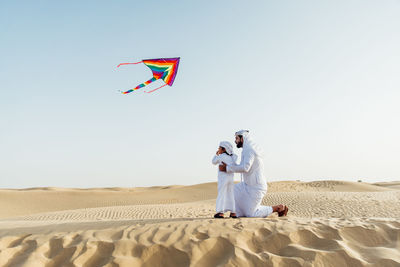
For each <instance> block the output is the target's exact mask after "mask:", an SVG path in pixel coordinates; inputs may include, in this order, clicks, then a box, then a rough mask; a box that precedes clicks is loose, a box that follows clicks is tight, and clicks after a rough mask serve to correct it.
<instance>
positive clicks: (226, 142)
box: [219, 141, 233, 155]
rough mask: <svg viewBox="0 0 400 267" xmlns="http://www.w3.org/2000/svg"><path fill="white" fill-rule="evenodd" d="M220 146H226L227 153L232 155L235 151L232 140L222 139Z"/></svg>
mask: <svg viewBox="0 0 400 267" xmlns="http://www.w3.org/2000/svg"><path fill="white" fill-rule="evenodd" d="M219 146H220V147H223V148H225V151H226V153H228V154H229V155H232V153H233V146H232V144H231V142H228V141H221V142H220V143H219Z"/></svg>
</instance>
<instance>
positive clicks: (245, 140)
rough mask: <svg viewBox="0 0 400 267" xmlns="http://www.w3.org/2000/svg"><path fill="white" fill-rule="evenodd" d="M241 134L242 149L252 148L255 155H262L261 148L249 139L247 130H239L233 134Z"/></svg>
mask: <svg viewBox="0 0 400 267" xmlns="http://www.w3.org/2000/svg"><path fill="white" fill-rule="evenodd" d="M237 135H241V136H243V150H244V149H252V150H253V151H254V152H255V153H256V155H257V156H262V150H261V148H260V147H259V146H258V145H256V143H254V141H253V140H252V139H251V137H250V134H249V130H240V131H237V132H236V133H235V136H237Z"/></svg>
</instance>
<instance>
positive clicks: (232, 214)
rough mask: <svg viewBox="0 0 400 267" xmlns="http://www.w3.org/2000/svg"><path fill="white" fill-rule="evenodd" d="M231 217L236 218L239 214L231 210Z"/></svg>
mask: <svg viewBox="0 0 400 267" xmlns="http://www.w3.org/2000/svg"><path fill="white" fill-rule="evenodd" d="M229 217H231V218H234V219H236V218H237V217H238V216H237V215H236V213H235V212H231V214H230V215H229Z"/></svg>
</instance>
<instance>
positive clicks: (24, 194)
mask: <svg viewBox="0 0 400 267" xmlns="http://www.w3.org/2000/svg"><path fill="white" fill-rule="evenodd" d="M268 186H269V188H268V194H267V195H266V197H265V198H264V200H263V204H264V205H273V204H279V203H283V204H286V205H288V206H289V213H288V216H287V217H278V216H277V214H273V215H271V216H270V217H268V218H239V219H228V218H226V219H213V218H212V216H213V214H214V207H215V198H216V193H217V185H216V183H206V184H198V185H193V186H168V187H149V188H93V189H65V188H28V189H0V266H85V267H86V266H376V267H378V266H400V190H399V189H400V182H391V183H375V184H368V183H362V182H344V181H315V182H300V181H287V182H272V183H269V184H268Z"/></svg>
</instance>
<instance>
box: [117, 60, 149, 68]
mask: <svg viewBox="0 0 400 267" xmlns="http://www.w3.org/2000/svg"><path fill="white" fill-rule="evenodd" d="M142 62H143V61H139V62H135V63H120V64H118V66H117V68H119V66H122V65H129V64H139V63H142Z"/></svg>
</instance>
